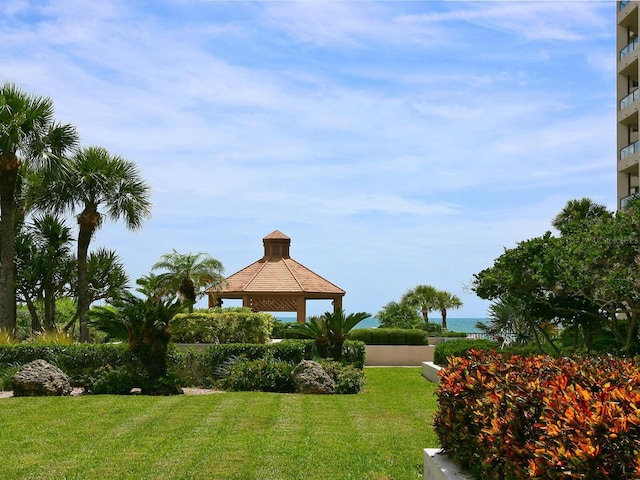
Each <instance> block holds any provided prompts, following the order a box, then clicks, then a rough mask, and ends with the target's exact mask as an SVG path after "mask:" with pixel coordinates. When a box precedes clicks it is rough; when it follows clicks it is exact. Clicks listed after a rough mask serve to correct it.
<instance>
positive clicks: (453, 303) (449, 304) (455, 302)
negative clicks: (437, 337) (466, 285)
mask: <svg viewBox="0 0 640 480" xmlns="http://www.w3.org/2000/svg"><path fill="white" fill-rule="evenodd" d="M435 306H436V308H437V309H438V310H440V314H441V315H442V328H443V329H444V330H446V329H447V310H449V309H451V308H460V307H461V306H462V300H460V299H459V298H458V297H457V296H456V295H454V294H453V293H450V292H447V291H446V290H438V293H437V294H436V302H435Z"/></svg>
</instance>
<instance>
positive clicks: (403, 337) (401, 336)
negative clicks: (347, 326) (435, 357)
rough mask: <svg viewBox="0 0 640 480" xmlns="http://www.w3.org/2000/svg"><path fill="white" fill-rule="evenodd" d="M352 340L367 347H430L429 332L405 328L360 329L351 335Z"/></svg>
mask: <svg viewBox="0 0 640 480" xmlns="http://www.w3.org/2000/svg"><path fill="white" fill-rule="evenodd" d="M349 339H350V340H359V341H361V342H364V343H365V344H366V345H428V344H429V336H428V334H427V332H425V331H424V330H419V329H405V328H358V329H356V330H352V331H351V332H350V333H349Z"/></svg>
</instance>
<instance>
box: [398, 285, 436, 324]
mask: <svg viewBox="0 0 640 480" xmlns="http://www.w3.org/2000/svg"><path fill="white" fill-rule="evenodd" d="M437 297H438V290H436V289H435V288H434V287H432V286H431V285H418V286H416V287H414V288H412V289H410V290H409V291H407V292H406V293H405V294H404V295H403V296H402V298H401V299H400V302H402V303H406V304H408V305H410V306H412V307H413V308H415V309H417V310H419V311H420V313H422V318H423V319H424V323H429V312H430V311H432V310H434V309H435V308H436V299H437Z"/></svg>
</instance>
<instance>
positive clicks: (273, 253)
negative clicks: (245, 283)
mask: <svg viewBox="0 0 640 480" xmlns="http://www.w3.org/2000/svg"><path fill="white" fill-rule="evenodd" d="M262 244H263V245H264V259H267V258H269V257H276V258H290V254H289V249H290V247H291V239H290V238H289V237H287V236H286V235H285V234H284V233H282V232H281V231H280V230H274V231H273V232H271V233H270V234H269V235H267V236H266V237H264V238H263V239H262Z"/></svg>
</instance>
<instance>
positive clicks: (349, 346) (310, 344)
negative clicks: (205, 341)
mask: <svg viewBox="0 0 640 480" xmlns="http://www.w3.org/2000/svg"><path fill="white" fill-rule="evenodd" d="M342 351H343V353H342V363H345V364H350V365H353V366H354V367H356V368H363V367H364V359H365V348H364V343H362V342H358V341H353V340H347V341H346V342H344V345H343V347H342ZM316 353H317V352H316V348H315V343H314V341H313V340H283V341H282V342H278V343H270V344H267V345H257V344H240V343H236V344H227V345H211V346H210V347H209V348H208V349H207V351H206V353H205V354H204V356H205V361H206V363H207V366H208V368H215V367H217V366H218V365H220V364H222V363H223V362H224V361H226V360H227V359H229V358H231V357H240V356H242V357H244V358H247V359H249V360H256V359H258V358H264V357H266V356H271V357H273V358H274V359H276V360H282V361H284V362H292V363H295V364H296V365H297V364H298V363H300V362H301V361H302V360H304V359H310V358H313V357H314V356H315V355H316Z"/></svg>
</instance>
